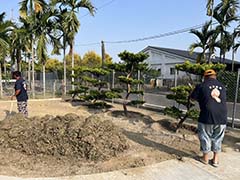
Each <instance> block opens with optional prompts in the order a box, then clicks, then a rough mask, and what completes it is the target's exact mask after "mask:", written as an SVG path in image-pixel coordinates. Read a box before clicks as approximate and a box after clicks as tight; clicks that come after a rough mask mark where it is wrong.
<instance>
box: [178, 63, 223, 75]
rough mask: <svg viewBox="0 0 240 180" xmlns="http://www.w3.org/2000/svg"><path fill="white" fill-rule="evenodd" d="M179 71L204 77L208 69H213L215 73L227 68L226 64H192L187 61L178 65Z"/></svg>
mask: <svg viewBox="0 0 240 180" xmlns="http://www.w3.org/2000/svg"><path fill="white" fill-rule="evenodd" d="M175 68H176V69H177V70H180V71H185V72H188V73H191V74H196V75H203V73H204V71H205V70H207V69H213V70H215V71H217V72H218V71H220V70H224V69H225V68H226V64H220V63H217V64H212V63H210V64H208V63H203V64H200V63H191V62H190V61H185V62H184V63H183V64H177V65H176V66H175Z"/></svg>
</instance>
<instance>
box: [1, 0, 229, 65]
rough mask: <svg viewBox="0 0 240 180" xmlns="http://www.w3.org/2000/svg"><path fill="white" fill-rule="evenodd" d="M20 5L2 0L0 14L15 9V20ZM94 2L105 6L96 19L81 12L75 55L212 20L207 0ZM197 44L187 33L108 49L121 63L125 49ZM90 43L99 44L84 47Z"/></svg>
mask: <svg viewBox="0 0 240 180" xmlns="http://www.w3.org/2000/svg"><path fill="white" fill-rule="evenodd" d="M19 2H20V0H9V1H6V0H0V3H1V6H0V12H3V11H5V12H6V13H7V18H8V19H9V18H10V17H11V9H13V17H14V18H15V19H16V18H17V17H18V9H19V6H18V3H19ZM218 2H219V1H216V3H218ZM92 3H93V4H94V5H95V7H102V6H103V7H102V8H99V9H98V10H97V12H96V14H95V16H94V17H92V16H90V15H86V13H87V11H85V10H80V13H79V15H78V16H79V20H80V23H81V26H80V29H79V32H78V34H77V36H76V42H75V44H76V46H75V52H77V53H78V54H80V55H81V56H83V55H84V53H86V52H88V51H90V50H93V51H95V52H96V53H98V54H101V45H100V42H101V40H103V41H118V40H132V39H138V38H143V37H149V36H154V35H159V34H162V33H167V32H173V31H176V30H180V29H184V28H189V27H193V26H195V25H199V24H202V23H204V22H206V21H207V20H209V17H207V16H206V3H207V0H168V1H166V0H92ZM85 15H86V16H85ZM195 41H197V38H196V37H195V36H194V35H193V34H190V33H188V32H186V33H182V34H178V35H173V36H168V37H164V38H158V39H153V40H147V41H140V42H135V43H120V44H110V43H106V44H105V49H106V52H107V53H108V54H110V56H112V57H113V59H114V61H118V56H117V54H118V53H120V52H122V51H124V50H128V51H131V52H135V53H136V52H139V51H140V50H142V49H144V48H145V47H147V46H148V45H151V46H159V47H166V48H175V49H182V50H187V49H188V47H189V45H190V44H191V43H193V42H195ZM89 43H99V44H95V45H88V46H82V45H84V44H89ZM227 57H230V55H227Z"/></svg>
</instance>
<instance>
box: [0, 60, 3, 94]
mask: <svg viewBox="0 0 240 180" xmlns="http://www.w3.org/2000/svg"><path fill="white" fill-rule="evenodd" d="M2 85H3V84H2V63H0V98H2V97H3V86H2Z"/></svg>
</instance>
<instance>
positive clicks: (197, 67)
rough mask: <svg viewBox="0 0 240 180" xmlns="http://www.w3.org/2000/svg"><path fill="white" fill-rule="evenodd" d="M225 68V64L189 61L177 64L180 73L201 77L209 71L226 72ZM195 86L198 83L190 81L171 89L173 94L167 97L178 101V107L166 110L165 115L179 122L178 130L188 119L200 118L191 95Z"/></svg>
mask: <svg viewBox="0 0 240 180" xmlns="http://www.w3.org/2000/svg"><path fill="white" fill-rule="evenodd" d="M225 67H226V65H225V64H220V63H218V64H212V63H210V64H207V63H203V64H200V63H191V62H189V61H185V63H183V64H177V65H176V66H175V68H176V69H177V70H178V71H184V72H186V73H189V74H194V75H199V76H200V77H202V75H203V73H204V71H205V70H207V69H214V70H215V71H217V72H219V71H221V70H224V69H225ZM200 79H201V78H200ZM199 83H200V82H199ZM195 84H196V83H194V82H193V80H190V81H189V82H188V84H186V85H179V86H176V87H173V88H171V91H172V94H169V95H167V98H168V99H170V100H174V101H176V106H172V107H166V108H165V109H164V113H165V114H168V115H170V116H172V117H174V118H177V119H178V120H179V122H178V124H177V128H176V130H178V129H179V128H180V127H182V124H183V122H184V121H185V120H186V119H187V118H190V119H193V120H195V119H197V118H198V116H199V111H198V110H197V109H196V108H194V105H195V103H194V102H193V101H191V99H190V94H191V92H192V91H193V89H194V85H195Z"/></svg>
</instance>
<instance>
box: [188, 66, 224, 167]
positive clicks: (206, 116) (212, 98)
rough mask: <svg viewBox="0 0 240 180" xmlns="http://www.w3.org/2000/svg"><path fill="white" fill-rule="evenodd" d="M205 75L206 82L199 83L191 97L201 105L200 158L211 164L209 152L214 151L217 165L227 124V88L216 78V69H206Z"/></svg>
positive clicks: (199, 129)
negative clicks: (201, 153)
mask: <svg viewBox="0 0 240 180" xmlns="http://www.w3.org/2000/svg"><path fill="white" fill-rule="evenodd" d="M203 76H204V82H202V83H201V84H199V85H197V86H196V87H195V89H194V90H193V92H192V94H191V98H192V99H194V100H196V101H198V103H199V106H200V115H199V118H198V137H199V141H200V149H201V151H202V152H203V156H202V157H201V158H200V159H199V160H200V161H201V162H203V163H204V164H209V155H208V154H209V152H210V151H213V159H212V160H211V161H210V163H211V164H212V165H213V166H214V167H217V166H218V165H219V157H218V154H219V152H221V146H222V141H223V137H224V133H225V129H226V124H227V106H226V89H225V87H224V85H223V84H222V83H220V82H219V81H218V80H217V79H216V72H215V71H214V70H212V69H209V70H206V71H205V72H204V74H203Z"/></svg>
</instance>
